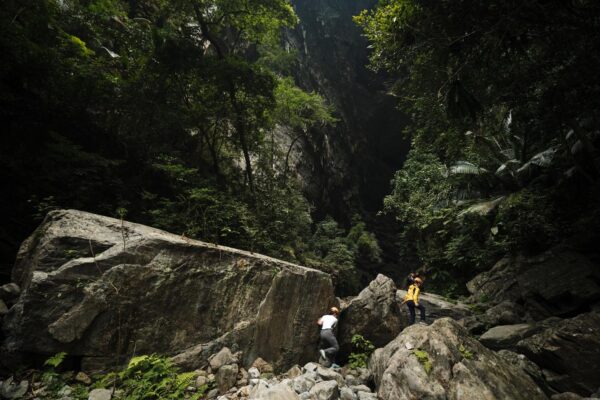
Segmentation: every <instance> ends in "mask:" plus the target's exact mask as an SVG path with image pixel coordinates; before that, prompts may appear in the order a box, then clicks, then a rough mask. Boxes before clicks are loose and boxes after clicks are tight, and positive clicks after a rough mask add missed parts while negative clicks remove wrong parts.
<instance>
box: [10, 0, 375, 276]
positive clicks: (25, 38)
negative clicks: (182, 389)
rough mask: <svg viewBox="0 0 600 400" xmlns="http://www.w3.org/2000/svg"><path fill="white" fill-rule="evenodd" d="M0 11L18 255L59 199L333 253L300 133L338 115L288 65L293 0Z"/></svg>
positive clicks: (60, 5)
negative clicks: (318, 220)
mask: <svg viewBox="0 0 600 400" xmlns="http://www.w3.org/2000/svg"><path fill="white" fill-rule="evenodd" d="M0 20H1V26H2V28H0V29H2V32H1V33H2V34H1V37H0V51H1V52H2V54H3V57H2V61H1V62H0V76H1V78H0V79H1V82H2V84H1V86H0V99H1V100H0V101H1V102H2V104H1V110H2V126H3V134H2V139H1V140H2V142H1V145H0V168H1V169H2V171H3V175H4V176H5V177H6V179H5V182H3V192H4V195H3V196H2V204H1V210H2V220H3V224H2V228H1V235H2V241H3V246H2V252H3V254H2V258H3V260H6V262H7V263H8V262H10V261H9V260H12V258H13V257H14V252H15V250H16V247H17V246H18V244H19V243H20V241H21V240H23V239H24V238H25V237H26V236H27V235H28V234H29V233H30V232H31V231H32V230H33V228H34V227H35V225H36V224H37V223H39V221H40V219H41V218H43V216H44V215H45V213H46V212H47V211H48V210H50V209H53V208H58V207H60V208H76V209H81V210H86V211H92V212H97V213H101V214H104V215H109V216H115V217H119V218H126V219H128V220H132V221H136V222H142V223H146V224H150V225H152V226H156V227H159V228H163V229H166V230H169V231H171V232H175V233H178V234H183V235H186V236H188V237H192V238H199V239H202V240H205V241H210V242H213V243H218V244H225V245H230V246H234V247H238V248H242V249H248V250H252V251H258V252H263V253H266V254H269V255H272V256H276V257H280V258H284V259H286V260H291V261H296V262H309V261H310V260H311V261H310V263H311V264H312V265H315V266H321V265H322V266H324V268H330V269H331V268H333V265H330V263H329V262H328V261H327V260H325V258H326V257H329V258H330V259H331V257H333V256H328V254H325V253H323V252H322V251H321V250H320V249H315V248H313V247H314V246H312V245H311V243H313V242H314V240H313V239H312V238H313V231H314V230H315V226H314V225H313V221H312V218H311V211H312V210H311V206H310V204H309V202H308V201H307V200H306V198H305V197H304V196H303V194H302V192H301V189H300V185H299V183H298V181H297V177H296V173H295V171H293V170H292V169H291V168H290V167H289V166H288V163H289V160H288V156H289V154H288V148H289V146H290V142H291V143H292V144H293V140H294V138H297V137H298V136H299V135H302V134H304V135H308V134H309V133H308V131H309V129H310V128H311V127H315V126H319V125H326V124H335V123H336V119H335V118H334V116H333V110H332V109H331V107H330V106H329V105H327V104H326V102H325V101H324V99H323V98H322V97H320V96H319V95H318V94H316V93H308V92H305V91H302V90H301V89H299V88H298V87H297V86H296V85H295V84H294V81H293V79H292V78H291V77H290V76H289V74H290V68H291V65H293V63H294V60H295V54H294V53H293V51H284V50H283V49H282V48H281V47H280V35H281V32H282V29H283V28H290V27H293V26H294V25H295V24H296V23H297V22H298V21H297V17H296V15H295V14H294V11H293V8H292V6H291V5H290V4H289V2H288V1H286V0H174V1H166V0H129V1H125V0H80V1H79V0H61V1H57V0H41V1H25V2H22V1H12V0H11V1H8V2H5V3H4V4H3V7H2V9H1V11H0ZM363 227H364V225H363ZM361 229H362V228H361ZM338 233H339V238H340V240H341V239H343V238H345V236H346V233H345V232H343V231H340V232H337V231H336V234H338ZM361 235H362V234H360V233H359V234H358V237H357V238H355V239H353V243H358V242H361V241H362V242H364V241H365V240H367V236H364V235H363V236H364V237H363V236H361ZM361 237H362V238H361ZM368 240H371V239H368ZM362 242H361V243H362ZM344 246H345V245H344ZM348 246H350V247H352V246H355V245H354V244H349V245H348ZM356 246H358V247H357V248H359V247H360V248H364V246H365V245H364V244H356ZM373 248H377V246H376V243H375V245H374V247H373ZM356 251H358V252H363V250H356ZM353 252H355V250H354V249H349V250H348V256H349V257H350V262H349V264H348V265H350V264H353V258H354V255H353ZM357 254H358V253H357ZM357 257H358V255H357ZM360 257H362V253H361V255H360ZM375 258H376V257H375ZM334 261H337V259H336V260H333V259H332V262H334ZM328 266H329V267H328ZM345 266H346V265H345ZM353 266H354V265H350V266H349V267H348V268H350V267H353ZM8 269H9V268H4V271H5V273H6V271H7V270H8Z"/></svg>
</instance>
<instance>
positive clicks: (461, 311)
mask: <svg viewBox="0 0 600 400" xmlns="http://www.w3.org/2000/svg"><path fill="white" fill-rule="evenodd" d="M404 296H406V290H398V291H397V292H396V300H397V301H398V304H402V301H403V300H404ZM419 302H422V303H423V305H424V306H425V311H426V316H427V320H428V321H434V320H436V319H439V318H445V317H450V318H453V319H461V318H465V317H467V316H470V315H471V314H472V313H473V312H472V311H471V309H470V308H469V307H468V306H466V305H465V304H461V303H451V302H449V301H448V300H446V299H444V298H443V297H442V296H440V295H437V294H433V293H421V294H420V295H419ZM402 311H403V312H404V313H405V315H408V311H406V306H402ZM418 312H419V311H418V310H417V313H418Z"/></svg>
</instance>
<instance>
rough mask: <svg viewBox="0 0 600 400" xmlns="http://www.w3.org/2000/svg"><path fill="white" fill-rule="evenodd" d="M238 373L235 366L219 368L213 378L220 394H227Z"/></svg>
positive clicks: (233, 384)
mask: <svg viewBox="0 0 600 400" xmlns="http://www.w3.org/2000/svg"><path fill="white" fill-rule="evenodd" d="M238 372H239V371H238V366H237V364H230V365H222V366H221V367H220V368H219V370H218V371H217V375H216V376H215V377H216V381H217V387H218V388H219V392H220V393H222V394H223V393H227V392H228V391H229V389H231V388H232V387H234V386H235V383H236V381H237V375H238ZM236 390H237V389H236Z"/></svg>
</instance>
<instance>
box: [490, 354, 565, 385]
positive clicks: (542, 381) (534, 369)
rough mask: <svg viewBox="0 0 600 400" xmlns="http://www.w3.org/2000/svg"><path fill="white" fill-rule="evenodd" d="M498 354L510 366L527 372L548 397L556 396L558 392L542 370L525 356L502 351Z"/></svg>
mask: <svg viewBox="0 0 600 400" xmlns="http://www.w3.org/2000/svg"><path fill="white" fill-rule="evenodd" d="M497 354H498V355H499V356H500V357H502V358H503V359H505V360H506V361H508V362H509V363H510V364H512V365H514V366H516V367H518V368H520V369H522V370H523V371H525V372H526V373H527V374H528V375H529V376H530V377H531V379H533V380H534V382H535V383H536V384H537V385H538V386H539V387H540V389H542V390H543V391H544V393H546V395H548V396H552V395H553V394H556V391H555V390H554V389H552V388H551V387H550V386H549V385H548V382H547V381H546V378H545V377H544V373H543V371H542V369H541V368H540V367H538V366H537V365H536V364H535V363H533V362H532V361H531V360H530V359H528V358H527V357H525V355H524V354H518V353H515V352H513V351H510V350H500V351H498V352H497Z"/></svg>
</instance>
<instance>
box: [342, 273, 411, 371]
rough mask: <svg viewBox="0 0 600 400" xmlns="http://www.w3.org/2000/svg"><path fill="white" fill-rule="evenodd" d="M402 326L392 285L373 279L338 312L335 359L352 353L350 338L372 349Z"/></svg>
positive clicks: (379, 345)
mask: <svg viewBox="0 0 600 400" xmlns="http://www.w3.org/2000/svg"><path fill="white" fill-rule="evenodd" d="M404 326H406V322H405V318H403V316H402V314H401V313H400V309H399V307H398V302H397V301H396V285H395V284H394V281H392V280H391V279H390V278H388V277H386V276H384V275H381V274H379V275H377V277H376V278H375V279H374V280H373V281H372V282H371V283H370V284H369V286H367V287H366V288H365V289H363V291H362V292H360V294H359V295H358V296H357V297H355V298H354V299H352V300H351V301H350V302H349V303H348V306H347V307H346V308H345V309H343V310H342V313H341V315H340V319H339V324H338V342H339V344H340V353H339V357H340V358H341V359H344V358H345V357H347V356H348V355H349V354H350V353H351V352H352V336H354V335H355V334H359V335H362V336H364V337H365V338H366V339H368V340H370V341H371V342H372V343H373V344H374V345H375V346H376V347H381V346H384V345H386V344H387V343H388V342H389V341H391V340H392V339H393V338H394V337H396V335H398V333H400V331H401V330H402V328H403V327H404Z"/></svg>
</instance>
